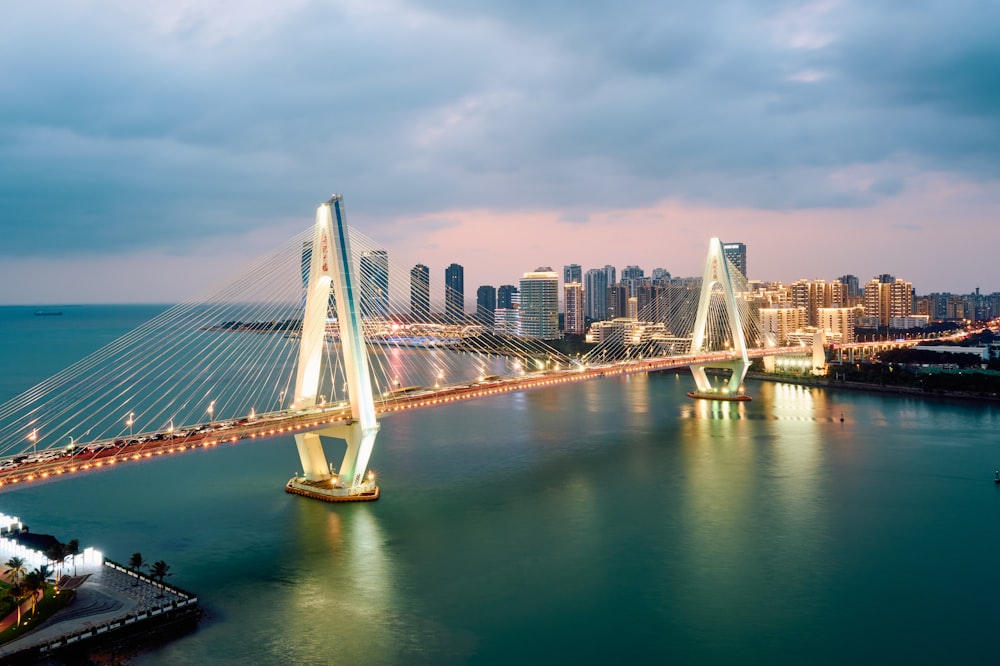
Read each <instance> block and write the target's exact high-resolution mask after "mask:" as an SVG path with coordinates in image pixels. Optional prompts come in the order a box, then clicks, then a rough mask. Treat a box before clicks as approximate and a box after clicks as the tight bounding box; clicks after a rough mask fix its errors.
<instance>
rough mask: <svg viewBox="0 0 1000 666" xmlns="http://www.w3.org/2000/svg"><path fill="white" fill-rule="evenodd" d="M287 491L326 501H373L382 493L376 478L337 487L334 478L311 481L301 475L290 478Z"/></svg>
mask: <svg viewBox="0 0 1000 666" xmlns="http://www.w3.org/2000/svg"><path fill="white" fill-rule="evenodd" d="M285 492H286V493H291V494H293V495H301V496H302V497H308V498H310V499H318V500H322V501H324V502H373V501H375V500H377V499H378V498H379V495H380V494H381V493H380V491H379V487H378V486H377V485H375V480H374V478H372V479H370V480H368V481H366V482H365V483H362V484H361V485H359V486H356V487H354V488H337V487H335V486H334V485H333V479H327V480H325V481H309V480H308V479H305V478H303V477H300V476H296V477H293V478H291V479H289V480H288V483H286V484H285Z"/></svg>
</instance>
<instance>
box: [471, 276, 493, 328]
mask: <svg viewBox="0 0 1000 666" xmlns="http://www.w3.org/2000/svg"><path fill="white" fill-rule="evenodd" d="M496 309H497V290H496V287H494V286H493V285H491V284H484V285H482V286H481V287H479V289H476V319H477V320H478V321H479V323H480V324H482V325H483V326H489V327H492V326H493V313H494V311H495V310H496Z"/></svg>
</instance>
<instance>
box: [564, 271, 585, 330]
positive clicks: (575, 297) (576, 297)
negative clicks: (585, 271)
mask: <svg viewBox="0 0 1000 666" xmlns="http://www.w3.org/2000/svg"><path fill="white" fill-rule="evenodd" d="M563 308H564V310H563V314H564V316H563V328H564V329H565V330H566V333H567V335H583V334H584V333H586V332H587V328H586V321H585V320H584V311H583V285H582V284H580V283H579V282H569V283H567V284H565V285H563Z"/></svg>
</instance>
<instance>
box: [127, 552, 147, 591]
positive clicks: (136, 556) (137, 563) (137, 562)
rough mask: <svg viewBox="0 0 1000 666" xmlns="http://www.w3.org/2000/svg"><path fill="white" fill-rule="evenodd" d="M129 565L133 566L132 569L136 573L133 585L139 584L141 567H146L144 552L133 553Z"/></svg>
mask: <svg viewBox="0 0 1000 666" xmlns="http://www.w3.org/2000/svg"><path fill="white" fill-rule="evenodd" d="M128 565H129V566H130V567H132V571H134V572H135V573H136V578H135V582H133V583H132V584H133V585H138V584H139V576H138V574H139V569H141V568H142V567H144V566H145V565H146V560H144V559H142V553H132V557H130V558H129V560H128Z"/></svg>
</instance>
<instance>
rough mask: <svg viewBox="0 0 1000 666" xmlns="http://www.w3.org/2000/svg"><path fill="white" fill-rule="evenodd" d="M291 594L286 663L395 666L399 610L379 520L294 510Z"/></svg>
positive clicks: (366, 510) (345, 511)
mask: <svg viewBox="0 0 1000 666" xmlns="http://www.w3.org/2000/svg"><path fill="white" fill-rule="evenodd" d="M293 512H294V518H295V519H296V520H297V521H298V525H297V529H296V530H295V531H294V532H293V535H294V539H295V542H294V548H293V551H292V561H291V563H290V564H291V566H292V572H291V580H290V590H289V594H288V598H287V600H285V602H284V603H285V606H286V611H285V612H282V613H277V614H276V615H277V617H278V622H281V623H283V625H284V626H283V627H282V628H281V629H280V631H279V634H280V635H283V636H285V637H287V643H286V644H285V645H284V649H285V658H284V659H283V660H284V661H286V663H295V662H300V663H306V662H315V660H316V659H317V657H319V658H320V659H325V660H328V661H329V662H330V663H333V662H347V661H366V662H369V663H372V662H373V663H388V662H392V661H397V660H398V656H399V652H398V646H399V644H400V643H399V636H398V631H399V626H394V625H396V622H394V621H393V616H394V614H395V613H396V612H397V609H398V608H399V607H400V601H399V599H398V598H397V590H396V585H397V582H396V576H395V575H394V572H393V570H392V561H391V559H390V558H389V557H387V554H386V551H385V538H384V536H383V530H382V526H381V525H380V523H379V519H378V517H377V512H375V511H373V510H372V507H369V506H367V505H351V506H347V505H333V506H331V505H325V504H321V503H319V502H306V501H300V502H297V503H296V506H294V507H293Z"/></svg>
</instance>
